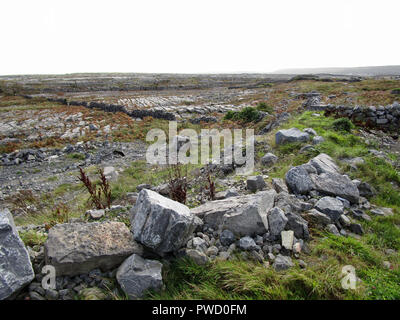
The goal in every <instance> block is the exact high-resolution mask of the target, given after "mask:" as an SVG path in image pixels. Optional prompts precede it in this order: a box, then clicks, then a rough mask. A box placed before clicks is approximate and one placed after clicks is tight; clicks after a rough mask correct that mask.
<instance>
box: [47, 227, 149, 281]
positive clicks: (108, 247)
mask: <svg viewBox="0 0 400 320" xmlns="http://www.w3.org/2000/svg"><path fill="white" fill-rule="evenodd" d="M44 248H45V250H44V251H45V259H46V264H49V265H52V266H54V267H55V268H56V274H57V276H60V275H77V274H83V273H87V272H89V271H90V270H93V269H96V268H101V269H103V270H110V269H112V268H115V267H117V266H118V265H120V264H121V262H122V261H124V260H125V259H126V258H127V257H128V256H130V255H131V254H133V253H136V254H142V252H143V248H142V246H141V245H140V244H138V243H136V242H135V241H134V240H133V237H132V234H131V233H130V231H129V229H128V227H127V226H126V225H125V224H124V223H122V222H115V221H107V222H92V223H64V224H58V225H55V226H54V227H53V228H51V229H50V230H49V235H48V238H47V240H46V242H45V245H44Z"/></svg>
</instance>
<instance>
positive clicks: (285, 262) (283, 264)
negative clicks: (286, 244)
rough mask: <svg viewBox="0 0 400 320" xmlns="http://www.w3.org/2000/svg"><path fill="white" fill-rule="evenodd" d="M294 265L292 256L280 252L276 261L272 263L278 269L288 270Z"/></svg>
mask: <svg viewBox="0 0 400 320" xmlns="http://www.w3.org/2000/svg"><path fill="white" fill-rule="evenodd" d="M293 266H294V263H293V262H292V259H291V258H290V257H287V256H283V255H281V254H278V256H277V257H276V258H275V260H274V263H273V265H272V267H273V268H274V269H275V270H276V271H283V270H287V269H289V268H291V267H293Z"/></svg>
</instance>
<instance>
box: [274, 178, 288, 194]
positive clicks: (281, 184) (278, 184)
mask: <svg viewBox="0 0 400 320" xmlns="http://www.w3.org/2000/svg"><path fill="white" fill-rule="evenodd" d="M272 187H273V188H274V189H275V191H276V192H277V193H280V192H286V193H289V190H288V188H287V186H286V183H285V181H283V179H281V178H273V179H272Z"/></svg>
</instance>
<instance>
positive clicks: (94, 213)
mask: <svg viewBox="0 0 400 320" xmlns="http://www.w3.org/2000/svg"><path fill="white" fill-rule="evenodd" d="M85 214H86V215H88V216H90V218H92V219H93V220H98V219H100V218H102V217H103V216H104V215H105V210H104V209H100V210H88V211H86V213H85Z"/></svg>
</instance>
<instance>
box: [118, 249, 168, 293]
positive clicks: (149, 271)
mask: <svg viewBox="0 0 400 320" xmlns="http://www.w3.org/2000/svg"><path fill="white" fill-rule="evenodd" d="M161 270H162V264H161V263H160V262H158V261H156V260H147V259H143V258H142V257H140V256H139V255H137V254H133V255H131V256H130V257H129V258H127V259H126V260H125V261H124V262H123V263H122V264H121V266H120V267H119V268H118V271H117V281H118V283H119V285H120V286H121V288H122V290H124V292H125V293H126V294H127V295H128V296H129V298H130V299H138V298H141V297H142V296H143V295H144V294H145V293H146V291H148V290H149V289H152V290H156V291H158V290H161V288H162V286H163V282H162V275H161Z"/></svg>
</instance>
